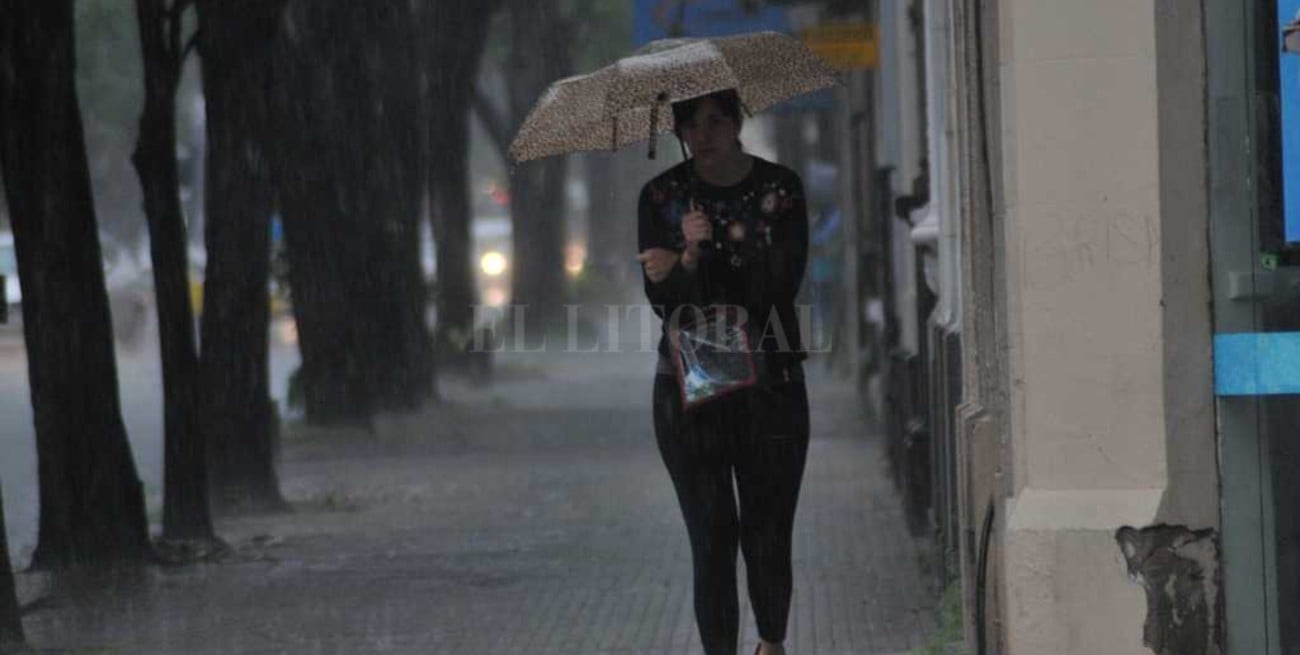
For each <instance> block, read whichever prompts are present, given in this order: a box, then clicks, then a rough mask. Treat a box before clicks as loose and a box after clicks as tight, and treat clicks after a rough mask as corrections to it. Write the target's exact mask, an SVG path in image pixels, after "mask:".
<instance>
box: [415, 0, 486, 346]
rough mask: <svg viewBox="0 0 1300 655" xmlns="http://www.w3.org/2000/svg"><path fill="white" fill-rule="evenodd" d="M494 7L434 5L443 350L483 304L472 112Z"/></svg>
mask: <svg viewBox="0 0 1300 655" xmlns="http://www.w3.org/2000/svg"><path fill="white" fill-rule="evenodd" d="M495 5H496V2H492V1H484V0H452V1H448V0H442V1H434V2H430V3H429V7H428V18H429V25H428V27H427V28H426V30H425V32H426V33H427V34H431V35H432V38H431V39H430V43H429V46H428V47H427V48H426V53H427V62H426V67H427V68H426V70H427V71H428V74H429V87H430V93H429V107H430V111H429V114H430V117H429V121H428V123H429V126H430V134H429V153H430V157H429V196H430V200H431V202H430V209H431V211H430V212H429V216H430V219H431V224H432V228H433V235H434V238H435V240H436V242H437V244H438V249H437V250H438V338H437V343H438V344H439V347H441V348H447V347H451V348H452V349H453V350H455V349H459V348H463V346H464V343H463V340H464V339H467V338H468V337H469V331H470V329H471V328H472V327H473V322H474V305H475V303H476V302H477V299H478V293H477V288H476V285H475V277H474V261H473V258H472V254H473V252H474V248H473V246H474V244H473V240H472V230H471V226H472V222H473V219H474V216H473V214H474V211H473V203H472V201H471V199H470V188H469V185H470V180H469V109H470V104H471V102H472V100H473V98H474V93H475V88H476V87H475V85H476V81H477V77H478V68H479V59H480V58H481V57H482V54H483V48H484V46H485V45H486V43H487V28H488V23H489V22H490V20H491V17H492V12H493V11H494V9H495Z"/></svg>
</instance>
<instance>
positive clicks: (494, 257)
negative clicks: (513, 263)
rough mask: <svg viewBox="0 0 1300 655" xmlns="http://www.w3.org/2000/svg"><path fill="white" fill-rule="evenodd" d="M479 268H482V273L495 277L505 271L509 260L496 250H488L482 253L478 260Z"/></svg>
mask: <svg viewBox="0 0 1300 655" xmlns="http://www.w3.org/2000/svg"><path fill="white" fill-rule="evenodd" d="M478 265H479V268H481V269H483V274H484V275H487V276H488V277H497V276H499V275H501V274H502V273H505V272H506V267H507V266H508V265H509V262H508V261H507V260H506V256H505V255H503V254H501V253H500V252H497V251H496V250H489V251H487V252H485V253H483V256H482V257H480V258H479V260H478Z"/></svg>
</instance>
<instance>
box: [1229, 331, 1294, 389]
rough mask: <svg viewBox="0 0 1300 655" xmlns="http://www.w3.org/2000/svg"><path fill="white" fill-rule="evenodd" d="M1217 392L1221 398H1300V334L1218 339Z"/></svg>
mask: <svg viewBox="0 0 1300 655" xmlns="http://www.w3.org/2000/svg"><path fill="white" fill-rule="evenodd" d="M1214 391H1215V393H1216V394H1218V395H1220V396H1276V395H1283V394H1285V395H1294V394H1300V332H1268V333H1263V332H1244V333H1239V334H1216V335H1214Z"/></svg>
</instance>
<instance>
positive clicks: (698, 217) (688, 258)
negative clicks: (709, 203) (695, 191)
mask: <svg viewBox="0 0 1300 655" xmlns="http://www.w3.org/2000/svg"><path fill="white" fill-rule="evenodd" d="M682 236H683V237H685V239H686V251H685V252H683V253H682V265H684V266H686V268H688V269H690V270H694V269H695V263H696V262H697V261H698V260H699V258H700V243H702V242H704V241H711V240H712V239H713V223H712V222H710V221H709V217H708V216H707V215H705V214H704V212H702V211H700V208H699V206H697V205H696V204H695V201H694V200H692V201H691V211H689V212H687V213H686V215H685V216H682Z"/></svg>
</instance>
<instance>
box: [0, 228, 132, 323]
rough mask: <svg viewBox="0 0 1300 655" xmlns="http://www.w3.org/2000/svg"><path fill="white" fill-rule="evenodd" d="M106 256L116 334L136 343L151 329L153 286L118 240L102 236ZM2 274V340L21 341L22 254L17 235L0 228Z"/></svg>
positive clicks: (101, 242)
mask: <svg viewBox="0 0 1300 655" xmlns="http://www.w3.org/2000/svg"><path fill="white" fill-rule="evenodd" d="M100 250H101V252H102V254H103V257H104V288H105V290H106V291H107V292H108V304H109V311H110V312H111V313H112V319H113V336H114V338H115V339H116V340H117V341H118V342H119V343H121V344H124V345H127V346H133V345H136V344H138V343H139V342H140V340H141V338H142V337H143V336H144V334H145V333H146V332H147V328H148V321H149V316H150V314H151V311H150V309H151V308H152V306H153V287H152V284H151V283H150V281H149V279H148V275H147V274H146V273H147V271H146V270H145V269H144V268H143V267H141V266H140V265H139V264H138V262H136V261H135V258H134V257H133V256H132V252H131V250H130V249H128V248H126V247H125V246H123V245H122V243H121V242H119V241H118V240H117V239H114V238H113V237H110V236H108V235H105V234H101V235H100ZM0 275H3V276H4V280H5V281H4V290H5V303H6V309H7V311H8V320H7V321H6V322H5V323H3V324H0V340H3V341H4V342H6V343H15V342H17V343H21V342H22V338H23V321H22V316H23V314H22V302H23V291H22V285H21V284H20V283H19V280H18V257H17V251H16V249H15V245H14V235H13V233H12V232H10V231H8V230H5V231H0Z"/></svg>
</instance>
